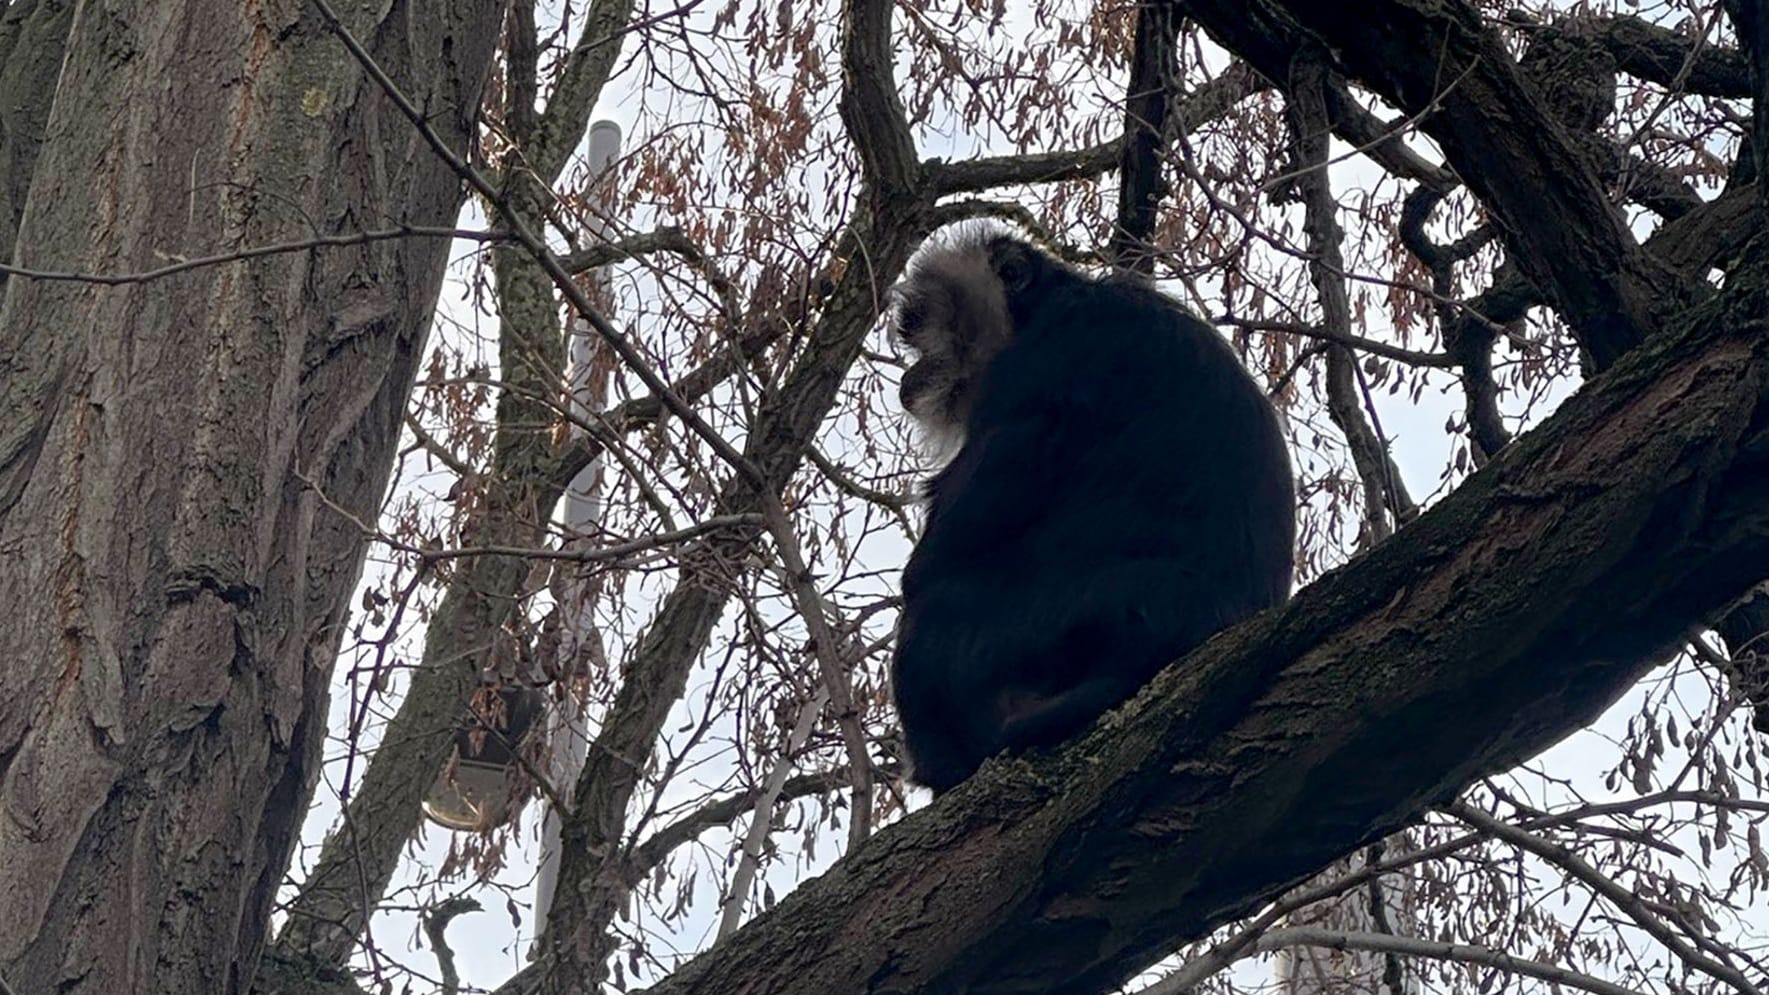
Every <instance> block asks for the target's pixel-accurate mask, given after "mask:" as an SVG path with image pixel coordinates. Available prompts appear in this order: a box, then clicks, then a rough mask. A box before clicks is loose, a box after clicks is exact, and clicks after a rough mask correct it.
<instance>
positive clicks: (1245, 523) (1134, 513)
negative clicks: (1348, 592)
mask: <svg viewBox="0 0 1769 995" xmlns="http://www.w3.org/2000/svg"><path fill="white" fill-rule="evenodd" d="M893 296H894V298H895V300H894V303H893V307H892V325H893V331H894V332H895V334H896V335H897V336H898V337H899V338H900V339H901V341H902V342H903V343H904V344H905V345H906V346H908V347H909V348H910V349H911V350H912V351H913V352H915V353H916V355H917V361H916V362H915V363H914V364H913V365H912V366H910V367H909V369H908V370H907V371H906V372H905V373H904V374H903V379H902V387H901V393H902V403H903V407H904V408H905V409H906V410H907V411H908V412H909V413H910V414H911V415H912V416H913V417H914V418H915V419H916V421H917V422H919V423H920V425H921V427H922V428H923V430H924V431H925V432H926V433H927V434H928V435H929V436H930V438H931V439H932V440H933V441H934V442H935V443H936V444H938V445H941V446H942V447H943V448H944V450H945V452H946V453H947V454H950V456H951V458H950V461H949V462H947V464H946V465H945V467H944V468H942V469H941V470H940V471H939V472H938V473H937V474H935V475H934V476H933V477H932V478H931V479H930V480H929V481H928V482H927V498H928V512H927V523H926V528H925V530H924V531H923V534H922V537H921V541H920V542H919V543H918V544H917V545H916V547H915V551H914V553H913V554H912V555H911V556H910V558H909V563H908V566H907V567H906V568H905V570H904V573H903V602H904V603H903V611H902V616H901V620H900V622H899V628H898V637H897V652H896V659H895V661H894V665H893V669H892V680H893V684H894V686H895V695H896V699H897V710H898V714H899V716H900V718H901V720H902V726H903V736H904V739H905V741H906V745H907V747H908V753H909V760H910V766H911V768H912V777H913V778H914V780H916V781H918V782H919V783H921V784H924V785H927V786H928V787H930V788H932V789H934V791H936V792H940V791H944V790H946V789H948V788H951V787H952V786H953V785H956V784H957V783H958V782H960V781H962V780H964V779H965V778H967V777H969V776H970V775H971V774H972V773H973V772H975V771H976V769H977V767H978V766H979V765H980V764H982V762H983V761H984V760H986V759H988V758H989V757H991V756H993V755H995V754H996V753H998V752H1000V751H1001V750H1003V749H1010V750H1023V749H1027V748H1031V747H1039V746H1048V745H1053V744H1056V743H1059V742H1062V741H1063V740H1066V739H1068V738H1070V737H1072V736H1074V735H1075V734H1077V733H1079V732H1081V731H1082V730H1083V729H1085V728H1086V727H1087V726H1088V725H1089V724H1091V723H1092V722H1093V720H1094V719H1096V718H1098V717H1099V716H1100V715H1102V714H1104V713H1105V712H1106V711H1107V710H1108V709H1110V708H1112V707H1114V706H1116V705H1118V704H1120V703H1122V702H1124V701H1126V700H1128V699H1129V698H1130V697H1131V696H1133V695H1134V694H1135V693H1136V691H1137V690H1138V689H1139V688H1141V687H1142V686H1143V684H1145V683H1147V682H1148V681H1149V680H1150V679H1151V678H1153V677H1154V675H1155V674H1156V673H1157V672H1159V671H1160V670H1161V669H1162V668H1163V667H1164V666H1165V665H1166V664H1168V663H1170V662H1172V661H1173V660H1176V659H1178V658H1179V657H1181V656H1183V655H1184V654H1185V653H1186V651H1188V650H1190V649H1192V648H1193V647H1195V646H1197V645H1198V644H1200V643H1202V642H1203V641H1204V640H1205V639H1207V638H1208V637H1210V636H1211V635H1213V634H1214V633H1216V632H1217V631H1219V630H1221V629H1223V628H1226V627H1227V626H1229V625H1232V624H1233V623H1235V622H1238V621H1240V620H1241V619H1243V618H1246V617H1247V616H1249V615H1252V614H1254V613H1255V612H1258V611H1259V610H1260V609H1263V608H1266V607H1268V606H1271V605H1274V604H1277V603H1279V602H1281V601H1283V600H1284V599H1285V598H1286V597H1288V596H1289V592H1290V581H1291V565H1292V564H1291V557H1292V547H1293V546H1294V543H1295V535H1296V525H1295V494H1294V484H1293V482H1292V480H1291V473H1290V461H1289V457H1288V454H1287V453H1286V450H1285V447H1284V440H1283V435H1282V432H1281V430H1280V427H1279V423H1278V418H1277V414H1276V412H1275V411H1273V409H1272V407H1271V405H1270V404H1269V403H1268V402H1267V400H1266V397H1265V394H1264V392H1263V391H1261V390H1260V388H1259V386H1258V384H1256V383H1255V382H1254V380H1253V378H1252V377H1251V376H1249V375H1248V373H1247V371H1246V370H1245V369H1244V368H1242V366H1241V364H1240V362H1239V361H1238V360H1237V359H1236V357H1235V354H1234V352H1233V350H1232V349H1231V348H1230V346H1229V344H1228V343H1227V342H1226V341H1225V340H1224V339H1223V338H1222V336H1220V335H1218V334H1217V333H1216V331H1215V330H1214V329H1212V328H1210V327H1209V326H1208V325H1206V324H1204V323H1203V322H1202V321H1199V320H1198V319H1197V318H1195V317H1193V316H1192V315H1191V314H1189V313H1188V312H1187V311H1186V310H1185V309H1184V308H1183V307H1182V306H1181V305H1180V304H1179V303H1178V302H1177V301H1174V300H1172V299H1171V298H1169V297H1166V296H1165V295H1163V294H1161V293H1160V292H1158V291H1157V290H1156V289H1154V287H1153V286H1152V285H1151V284H1149V283H1148V282H1147V281H1146V280H1144V279H1143V278H1141V277H1136V276H1124V275H1114V276H1106V277H1099V278H1095V277H1090V276H1088V275H1086V274H1083V273H1081V272H1079V271H1077V270H1075V269H1073V268H1071V267H1070V266H1068V265H1066V264H1064V263H1062V262H1060V261H1058V260H1057V259H1055V258H1053V257H1051V256H1049V255H1047V254H1045V253H1044V252H1042V251H1039V250H1038V249H1036V248H1034V247H1033V246H1031V245H1029V244H1027V243H1026V242H1025V241H1022V240H1021V239H1019V238H1015V237H1013V236H1011V235H1007V234H1005V233H1002V232H999V231H996V230H992V229H989V228H977V227H970V228H967V229H963V230H960V231H959V232H958V233H956V234H947V235H945V236H944V237H939V238H936V239H934V240H931V241H930V242H929V244H927V245H925V246H924V247H923V248H922V249H921V250H920V251H919V252H918V253H917V254H916V257H915V258H914V259H913V260H912V261H911V263H910V267H909V272H908V275H907V276H906V278H905V279H904V281H903V283H902V284H900V285H899V286H898V288H896V289H895V291H894V292H893Z"/></svg>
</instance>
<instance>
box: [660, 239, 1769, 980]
mask: <svg viewBox="0 0 1769 995" xmlns="http://www.w3.org/2000/svg"><path fill="white" fill-rule="evenodd" d="M1763 251H1764V250H1763V247H1762V246H1761V243H1758V244H1757V252H1758V257H1757V258H1756V259H1755V260H1754V261H1753V262H1754V263H1755V265H1754V267H1753V268H1752V269H1750V270H1748V271H1746V272H1743V273H1740V274H1735V277H1734V282H1733V284H1732V285H1731V287H1729V289H1728V290H1727V291H1726V293H1725V295H1724V297H1722V298H1720V299H1719V300H1717V301H1714V302H1710V303H1708V304H1705V305H1702V306H1701V307H1699V308H1695V309H1692V310H1691V311H1690V312H1688V313H1686V314H1685V315H1683V316H1681V317H1680V318H1679V320H1678V321H1677V324H1676V326H1675V328H1674V330H1673V331H1672V332H1671V333H1669V334H1666V335H1663V336H1658V337H1656V338H1655V339H1654V340H1653V341H1651V342H1650V343H1649V344H1648V345H1646V346H1645V347H1643V348H1641V349H1639V350H1636V351H1635V352H1633V353H1630V354H1629V355H1628V356H1627V357H1625V358H1624V359H1623V360H1622V361H1621V362H1620V363H1619V364H1618V365H1617V366H1616V367H1615V368H1614V369H1612V370H1611V371H1610V372H1609V373H1607V374H1605V375H1604V376H1603V377H1601V378H1599V379H1598V380H1596V381H1593V382H1592V383H1591V384H1589V385H1588V386H1587V387H1586V388H1584V389H1583V390H1581V391H1580V393H1579V394H1578V395H1577V396H1575V397H1574V398H1572V399H1571V400H1569V401H1568V402H1567V403H1566V404H1565V405H1564V406H1563V407H1562V409H1561V410H1560V411H1559V412H1557V413H1556V414H1555V415H1554V416H1553V417H1552V418H1551V419H1549V420H1548V421H1547V422H1546V423H1545V424H1544V425H1543V426H1542V427H1540V428H1539V429H1537V430H1536V431H1534V432H1532V433H1530V434H1529V435H1527V436H1525V437H1523V438H1522V439H1520V440H1518V441H1517V442H1515V443H1513V444H1512V445H1511V446H1509V447H1507V448H1506V450H1505V451H1504V452H1503V453H1501V454H1500V455H1499V456H1498V457H1497V458H1496V459H1494V460H1493V461H1492V462H1491V463H1490V464H1488V466H1487V467H1486V468H1485V469H1483V470H1482V471H1481V472H1479V473H1478V474H1476V475H1475V476H1473V477H1471V478H1470V479H1469V480H1468V481H1467V482H1466V483H1465V484H1464V485H1463V486H1462V487H1461V488H1459V489H1458V490H1457V491H1456V492H1455V493H1453V494H1451V495H1450V496H1448V497H1447V498H1445V499H1444V500H1443V501H1442V502H1441V503H1440V504H1439V505H1437V506H1436V507H1435V508H1433V509H1432V510H1431V511H1430V512H1428V513H1427V514H1425V515H1424V516H1422V517H1421V518H1420V519H1419V520H1418V521H1416V522H1415V523H1414V524H1412V525H1410V526H1409V527H1408V528H1407V529H1405V530H1404V531H1402V532H1401V533H1399V534H1397V535H1396V536H1395V537H1394V538H1393V539H1391V540H1389V541H1388V542H1386V543H1383V544H1382V545H1380V546H1378V547H1376V548H1375V549H1374V550H1372V551H1371V552H1369V553H1368V554H1366V555H1364V556H1363V557H1362V558H1360V559H1358V560H1356V561H1354V562H1353V563H1351V564H1350V565H1348V566H1346V567H1344V568H1342V569H1340V570H1339V571H1336V572H1335V573H1333V574H1330V575H1328V576H1327V577H1325V578H1323V579H1321V580H1320V581H1318V582H1316V583H1315V584H1313V585H1311V586H1310V587H1308V588H1307V589H1305V590H1303V591H1302V592H1300V593H1299V594H1298V595H1297V597H1296V598H1295V599H1294V600H1293V601H1292V602H1290V603H1289V604H1288V605H1286V606H1284V607H1282V608H1279V609H1275V610H1273V611H1271V612H1268V613H1266V614H1264V615H1262V616H1260V617H1258V618H1256V619H1253V620H1250V621H1249V622H1247V623H1245V624H1243V625H1241V626H1238V627H1236V628H1235V629H1232V630H1230V631H1229V632H1227V633H1224V634H1223V635H1221V636H1219V637H1217V638H1216V639H1214V640H1212V641H1211V642H1210V643H1208V644H1206V645H1205V646H1204V647H1202V648H1201V649H1200V650H1199V651H1197V652H1196V653H1194V654H1193V655H1192V656H1190V657H1188V658H1187V659H1186V660H1184V661H1182V662H1181V663H1179V664H1177V665H1176V666H1174V667H1171V668H1169V669H1168V670H1167V671H1166V672H1165V673H1163V674H1162V675H1161V677H1159V678H1158V679H1157V680H1156V681H1155V682H1154V684H1153V685H1152V686H1151V687H1150V689H1149V690H1148V691H1146V692H1145V693H1144V694H1143V695H1141V696H1140V697H1139V698H1137V699H1136V700H1135V701H1133V702H1132V703H1131V704H1129V705H1128V706H1126V707H1125V708H1123V709H1122V710H1120V711H1118V712H1116V713H1114V714H1113V715H1111V716H1109V717H1108V718H1107V719H1106V720H1105V721H1104V722H1102V724H1101V725H1100V726H1099V727H1098V728H1096V730H1095V731H1094V732H1093V733H1092V734H1090V735H1089V736H1088V737H1087V738H1085V739H1083V740H1082V741H1080V742H1078V743H1076V744H1074V745H1072V746H1070V747H1068V748H1066V749H1065V750H1063V751H1062V752H1060V753H1058V754H1057V755H1055V756H1052V757H1045V758H1039V759H1022V760H1006V761H1002V760H997V761H994V762H992V763H990V764H988V765H986V766H985V767H984V769H983V771H982V772H980V773H979V775H978V776H977V777H975V778H974V779H973V780H972V781H970V782H968V783H967V784H966V785H964V786H961V787H960V788H959V789H957V790H955V791H953V792H952V793H950V794H949V795H947V796H945V797H944V798H942V799H941V800H940V801H939V802H938V803H936V804H935V805H934V806H932V807H931V808H929V809H927V810H924V811H922V812H919V813H917V814H916V815H914V816H911V817H909V818H907V819H905V820H904V821H903V822H901V823H898V824H897V825H895V826H892V827H890V828H888V829H886V830H884V831H883V832H881V833H880V834H879V835H878V836H876V837H874V839H873V840H872V841H871V842H870V843H869V844H868V845H867V846H866V847H864V848H863V849H861V850H860V851H858V852H856V853H855V854H853V855H851V856H850V857H848V858H847V859H845V860H843V861H842V862H841V863H840V864H838V865H837V866H836V867H835V868H833V869H832V870H831V871H830V872H829V873H827V874H825V875H824V876H823V877H822V878H820V879H818V880H816V881H814V882H811V883H809V884H807V885H805V886H803V887H801V888H800V889H799V890H798V891H796V892H794V893H793V894H792V895H790V896H788V897H787V899H786V900H784V901H783V902H781V904H780V905H779V906H777V907H776V908H775V910H774V911H773V912H772V913H771V914H769V915H767V916H764V917H762V918H760V919H758V920H757V921H755V922H754V923H752V924H751V925H750V926H748V927H747V928H745V929H744V930H742V931H741V932H739V933H738V934H737V935H735V936H734V937H732V938H731V939H730V940H729V941H727V942H725V943H722V944H720V945H719V946H717V947H715V948H714V949H713V950H711V951H710V952H708V953H707V954H705V955H703V956H702V957H700V958H699V959H697V960H695V961H693V962H691V963H690V964H689V965H688V966H687V967H685V968H684V969H683V970H681V971H679V972H678V973H677V974H676V975H675V976H673V977H672V978H671V979H669V980H668V981H666V982H665V983H663V984H662V985H659V986H658V987H657V988H656V989H654V991H655V992H657V993H660V995H661V993H670V995H676V993H683V992H706V993H712V992H717V993H720V995H733V993H738V995H740V993H751V992H758V993H759V992H767V993H770V995H793V993H799V992H804V993H811V992H829V991H842V992H901V991H910V990H927V991H940V992H951V993H963V992H990V993H1010V992H1011V993H1031V992H1041V993H1043V992H1074V993H1083V992H1086V993H1092V992H1098V991H1102V990H1106V989H1108V988H1110V987H1111V986H1113V985H1115V984H1117V983H1119V982H1120V981H1122V980H1123V979H1124V978H1126V977H1128V976H1129V975H1130V974H1131V973H1133V972H1135V971H1136V970H1138V969H1140V968H1141V967H1143V966H1145V965H1146V964H1147V963H1149V962H1151V961H1152V960H1153V959H1155V958H1156V957H1158V956H1160V955H1162V954H1163V953H1165V952H1167V951H1168V950H1171V949H1173V947H1174V946H1175V945H1177V944H1178V943H1180V942H1183V941H1185V940H1188V939H1193V938H1196V937H1198V936H1201V935H1202V934H1204V933H1205V932H1206V931H1207V930H1208V929H1210V928H1211V927H1213V926H1215V925H1218V924H1220V923H1222V922H1224V921H1226V920H1227V919H1229V918H1230V917H1232V916H1235V915H1237V914H1243V913H1245V912H1247V911H1249V910H1250V909H1252V908H1253V907H1254V906H1255V905H1256V904H1257V903H1258V902H1260V901H1262V900H1263V899H1265V898H1268V897H1270V896H1271V895H1273V894H1275V893H1276V892H1278V891H1279V890H1281V889H1283V888H1284V887H1287V886H1289V885H1291V884H1293V883H1295V882H1297V881H1299V880H1301V879H1302V878H1304V877H1306V876H1307V875H1308V874H1309V873H1311V872H1313V871H1314V870H1315V869H1317V868H1319V867H1321V866H1322V865H1324V864H1326V863H1327V862H1328V861H1330V860H1332V859H1333V858H1335V857H1337V856H1339V855H1342V854H1344V853H1346V852H1348V851H1350V850H1351V849H1352V848H1354V847H1356V846H1358V845H1360V844H1363V843H1367V842H1369V841H1372V840H1375V839H1378V838H1381V837H1382V836H1384V835H1386V834H1388V833H1391V832H1393V831H1394V830H1395V829H1397V828H1399V827H1400V826H1402V825H1404V824H1405V823H1406V822H1407V821H1408V820H1409V819H1410V818H1412V817H1414V816H1416V815H1417V814H1418V813H1419V812H1420V811H1422V810H1423V809H1424V808H1426V807H1427V806H1430V805H1432V804H1436V803H1441V802H1444V801H1446V800H1448V799H1450V798H1452V797H1453V796H1454V795H1455V793H1456V792H1457V790H1458V789H1459V788H1460V787H1461V786H1462V785H1465V784H1466V783H1468V781H1469V780H1470V779H1472V778H1474V777H1477V776H1479V775H1481V774H1485V773H1490V772H1495V771H1498V770H1502V769H1505V768H1507V767H1509V766H1511V765H1514V764H1515V763H1517V762H1518V761H1520V760H1522V759H1524V758H1526V757H1528V756H1530V755H1532V754H1534V753H1536V752H1538V751H1540V750H1541V749H1543V748H1545V747H1547V746H1548V745H1550V744H1552V743H1553V742H1555V741H1556V740H1558V739H1559V738H1561V737H1562V736H1564V735H1565V734H1566V733H1568V732H1570V731H1572V730H1573V729H1575V728H1577V727H1578V726H1580V725H1581V724H1583V723H1585V722H1588V721H1589V720H1591V719H1592V718H1594V717H1595V716H1596V715H1597V714H1598V713H1599V712H1600V711H1601V710H1602V709H1603V708H1604V707H1605V706H1606V705H1608V704H1609V703H1610V702H1612V701H1613V700H1614V699H1615V697H1616V696H1618V695H1619V694H1620V693H1621V692H1623V691H1624V690H1625V689H1626V688H1628V687H1629V686H1630V685H1631V684H1632V683H1633V682H1634V681H1635V680H1637V679H1638V678H1639V677H1640V675H1641V673H1642V670H1643V669H1644V668H1645V667H1646V666H1648V665H1649V663H1650V661H1652V660H1653V659H1655V657H1656V656H1657V654H1658V653H1660V652H1661V651H1663V650H1664V649H1665V648H1667V647H1668V646H1671V645H1674V644H1675V643H1676V642H1677V641H1678V640H1680V639H1681V637H1682V635H1683V633H1684V632H1685V631H1687V627H1688V626H1689V625H1690V624H1692V623H1694V622H1696V621H1697V620H1699V619H1701V618H1702V617H1704V616H1705V615H1706V614H1707V613H1709V612H1712V611H1714V610H1716V609H1718V608H1720V607H1721V606H1723V605H1725V604H1726V603H1727V602H1728V601H1730V600H1731V599H1733V598H1735V597H1737V596H1738V595H1739V594H1740V593H1742V592H1743V591H1744V590H1745V589H1746V588H1748V587H1749V586H1750V585H1751V584H1752V583H1753V582H1754V581H1755V580H1757V579H1758V577H1759V575H1760V573H1761V570H1762V563H1763V561H1764V557H1765V556H1766V555H1769V392H1766V388H1769V337H1766V336H1765V335H1764V334H1763V332H1764V326H1763V321H1762V318H1761V315H1762V314H1763V313H1764V312H1765V309H1766V308H1769V285H1766V284H1769V281H1766V278H1765V273H1764V268H1763V267H1764V264H1765V260H1764V259H1763V258H1762V252H1763ZM1299 826H1306V827H1308V829H1307V831H1306V832H1298V830H1297V827H1299Z"/></svg>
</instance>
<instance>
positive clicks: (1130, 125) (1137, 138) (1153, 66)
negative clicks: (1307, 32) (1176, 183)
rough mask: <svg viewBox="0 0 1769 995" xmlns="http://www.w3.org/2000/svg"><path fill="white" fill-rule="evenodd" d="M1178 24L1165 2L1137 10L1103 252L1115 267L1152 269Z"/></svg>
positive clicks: (1163, 185)
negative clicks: (1113, 211) (1114, 208)
mask: <svg viewBox="0 0 1769 995" xmlns="http://www.w3.org/2000/svg"><path fill="white" fill-rule="evenodd" d="M1179 22H1180V14H1179V11H1178V10H1177V9H1175V8H1174V7H1172V6H1170V5H1167V4H1156V3H1146V4H1142V5H1141V6H1139V7H1137V9H1136V41H1135V44H1134V45H1133V46H1132V49H1131V56H1130V84H1129V87H1128V92H1126V94H1125V97H1124V141H1123V145H1122V152H1121V154H1120V156H1119V163H1118V219H1117V224H1116V225H1115V226H1114V227H1113V229H1112V240H1111V250H1110V252H1109V253H1108V254H1109V255H1110V256H1111V259H1112V262H1113V264H1114V265H1117V266H1122V267H1124V268H1126V269H1130V270H1134V271H1136V272H1138V273H1151V272H1153V271H1154V268H1155V256H1156V255H1157V253H1156V252H1154V251H1152V250H1151V247H1150V246H1149V244H1148V240H1149V235H1150V234H1152V233H1153V232H1154V230H1155V216H1156V212H1157V211H1158V209H1159V208H1160V206H1161V200H1162V198H1164V197H1166V196H1167V192H1168V190H1169V189H1170V188H1169V185H1168V182H1167V177H1166V176H1165V175H1164V174H1163V173H1162V171H1161V160H1162V158H1163V156H1164V155H1165V153H1166V151H1167V118H1168V112H1169V110H1170V106H1169V105H1170V103H1171V102H1172V99H1173V97H1175V96H1177V93H1175V92H1174V91H1173V82H1174V76H1175V62H1176V60H1177V56H1178V52H1177V49H1178V47H1179ZM1245 75H1248V76H1251V75H1252V74H1251V73H1247V74H1245Z"/></svg>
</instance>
